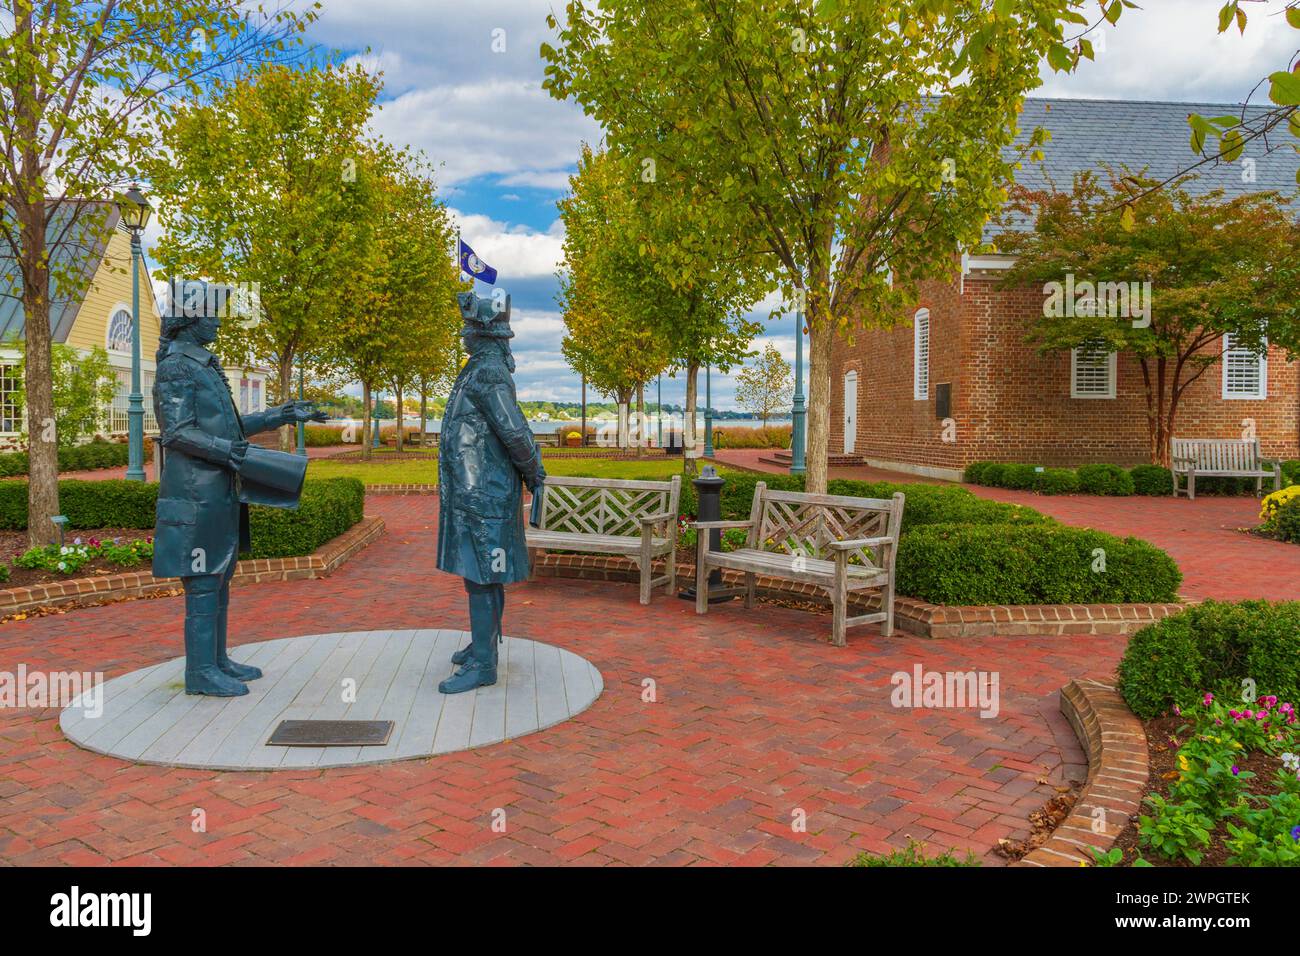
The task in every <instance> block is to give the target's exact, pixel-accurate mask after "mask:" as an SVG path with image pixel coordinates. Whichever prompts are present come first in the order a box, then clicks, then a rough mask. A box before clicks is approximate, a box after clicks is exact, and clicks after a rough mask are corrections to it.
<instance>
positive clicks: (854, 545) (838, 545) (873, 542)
mask: <svg viewBox="0 0 1300 956" xmlns="http://www.w3.org/2000/svg"><path fill="white" fill-rule="evenodd" d="M878 545H884V546H886V547H893V545H894V539H893V538H889V537H883V538H847V539H845V540H844V541H829V542H827V544H826V547H828V548H830V549H831V550H832V551H856V550H857V549H858V548H868V547H871V548H874V547H876V546H878Z"/></svg>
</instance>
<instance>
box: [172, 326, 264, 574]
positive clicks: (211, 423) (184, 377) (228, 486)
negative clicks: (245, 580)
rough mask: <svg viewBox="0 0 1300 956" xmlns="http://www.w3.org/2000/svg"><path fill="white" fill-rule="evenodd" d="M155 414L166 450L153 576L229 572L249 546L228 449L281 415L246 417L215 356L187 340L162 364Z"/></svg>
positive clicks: (244, 511) (245, 517) (243, 508)
mask: <svg viewBox="0 0 1300 956" xmlns="http://www.w3.org/2000/svg"><path fill="white" fill-rule="evenodd" d="M153 409H154V416H155V417H156V418H157V419H158V431H159V435H158V443H159V444H160V445H162V447H163V457H162V462H163V465H162V477H161V479H160V481H159V486H158V521H157V524H156V525H155V526H154V542H153V573H154V575H155V576H156V577H194V576H197V575H200V574H224V573H225V571H226V569H227V567H229V565H230V564H231V563H232V562H234V561H236V560H237V559H238V557H239V552H240V550H247V548H248V546H249V540H248V505H245V504H240V501H239V494H238V486H237V484H236V482H237V478H236V475H235V471H234V470H233V469H234V466H233V465H232V464H231V461H230V447H231V445H232V443H234V442H236V441H242V440H245V439H246V436H248V435H252V434H256V433H257V432H262V431H266V430H268V429H271V428H275V427H277V426H278V425H279V424H280V418H281V417H282V416H281V415H280V412H279V410H278V409H271V410H269V411H265V412H258V413H257V414H254V415H249V416H247V417H246V418H241V417H240V415H239V412H238V410H237V409H236V408H235V400H234V398H233V396H232V395H231V394H230V383H229V382H227V381H226V376H225V373H224V372H223V371H222V370H221V363H220V362H219V361H218V360H217V357H216V356H215V355H213V354H212V353H211V352H209V351H208V350H207V349H205V348H203V346H201V345H196V344H194V343H192V342H183V341H174V342H172V343H171V344H170V345H169V346H168V347H167V349H166V352H165V354H164V355H163V356H162V358H161V359H160V360H159V363H158V372H157V375H156V376H155V379H154V387H153Z"/></svg>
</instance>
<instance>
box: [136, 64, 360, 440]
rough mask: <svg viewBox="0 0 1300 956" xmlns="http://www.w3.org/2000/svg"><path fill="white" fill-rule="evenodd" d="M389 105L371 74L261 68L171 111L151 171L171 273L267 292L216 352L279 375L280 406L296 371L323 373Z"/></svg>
mask: <svg viewBox="0 0 1300 956" xmlns="http://www.w3.org/2000/svg"><path fill="white" fill-rule="evenodd" d="M378 92H379V81H378V80H377V79H376V78H374V77H372V76H370V75H369V74H367V73H366V71H365V70H364V69H363V68H362V67H360V66H351V67H348V66H327V67H308V68H302V67H287V66H281V65H265V66H262V67H260V68H259V69H257V70H254V71H251V72H250V73H248V74H247V75H244V76H241V77H240V78H239V79H238V80H237V81H236V82H234V83H231V84H229V85H226V86H224V87H223V88H222V89H220V90H219V91H218V93H217V95H215V96H214V97H212V98H210V99H207V100H203V101H193V102H189V103H186V104H185V105H184V106H183V107H181V108H179V109H177V110H176V111H174V113H173V114H172V115H171V116H170V118H169V119H168V122H167V123H166V125H165V128H164V132H163V142H164V144H165V146H166V147H167V155H166V157H165V159H163V160H159V161H158V162H157V163H155V164H154V165H153V166H152V168H151V173H152V176H151V178H152V180H153V186H154V189H155V190H156V191H157V192H158V193H159V194H160V196H161V198H162V200H163V202H162V221H163V225H164V226H165V228H166V233H165V236H164V238H163V241H162V242H161V243H160V245H159V247H158V250H157V255H158V258H159V260H160V262H161V263H162V265H163V267H164V270H165V271H166V272H167V274H169V275H175V276H202V277H204V278H208V279H211V280H214V281H218V282H229V283H232V284H235V285H236V286H239V287H241V288H248V289H253V290H255V291H256V294H257V299H258V308H257V313H258V314H257V316H256V318H255V320H254V321H248V322H227V323H225V324H224V325H223V326H222V331H221V335H220V337H219V338H218V340H217V343H216V346H215V349H216V351H217V352H218V354H220V355H221V356H222V358H223V359H226V360H227V361H232V362H240V361H245V360H247V359H249V358H251V359H252V360H253V361H256V362H259V363H265V364H268V365H270V366H271V367H272V368H273V369H274V370H275V373H276V381H277V386H278V394H279V395H280V396H281V397H282V398H283V397H284V396H288V395H291V394H292V392H293V381H294V378H295V374H294V373H295V366H296V363H298V362H299V361H300V360H306V361H309V362H312V363H315V364H319V363H320V362H321V361H323V351H322V346H323V340H324V338H325V336H326V335H327V331H328V329H329V328H330V327H331V324H332V322H333V321H334V318H335V314H336V312H337V311H338V308H339V303H340V301H341V299H342V297H343V295H344V294H345V290H347V289H348V287H349V285H350V284H351V283H353V282H354V281H355V280H356V274H355V273H356V270H357V268H358V266H357V264H358V262H359V261H360V260H361V258H362V256H363V251H364V249H365V247H366V244H367V243H368V242H369V241H370V231H371V229H372V228H373V226H374V222H373V220H371V219H370V218H369V217H368V216H367V215H366V209H367V208H368V206H367V204H368V201H369V199H368V197H367V195H366V190H367V188H368V187H367V184H366V183H365V182H364V181H363V178H362V177H361V175H360V165H361V162H362V157H363V154H364V153H365V152H366V150H367V149H369V146H368V144H367V142H366V140H367V132H366V128H367V124H368V122H369V120H370V117H371V114H372V112H373V110H374V105H375V97H376V96H377V95H378ZM291 441H292V430H291V429H290V428H288V427H286V428H283V429H281V434H280V447H281V448H282V449H284V450H288V449H289V447H290V443H291Z"/></svg>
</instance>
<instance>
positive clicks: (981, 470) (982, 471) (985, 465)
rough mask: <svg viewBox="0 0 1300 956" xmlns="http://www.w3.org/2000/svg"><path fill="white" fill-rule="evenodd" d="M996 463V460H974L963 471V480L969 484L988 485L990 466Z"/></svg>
mask: <svg viewBox="0 0 1300 956" xmlns="http://www.w3.org/2000/svg"><path fill="white" fill-rule="evenodd" d="M996 464H997V462H994V461H972V462H971V463H970V464H969V465H967V466H966V470H965V471H964V472H963V473H962V481H964V482H966V483H967V484H968V485H987V484H988V483H989V481H988V471H989V466H990V465H996Z"/></svg>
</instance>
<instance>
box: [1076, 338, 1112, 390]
mask: <svg viewBox="0 0 1300 956" xmlns="http://www.w3.org/2000/svg"><path fill="white" fill-rule="evenodd" d="M1115 358H1116V353H1114V352H1108V353H1106V390H1105V391H1104V392H1080V391H1079V350H1078V349H1077V348H1074V349H1070V397H1071V398H1084V399H1087V398H1114V397H1115V379H1116V374H1115V368H1116V364H1115Z"/></svg>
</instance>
